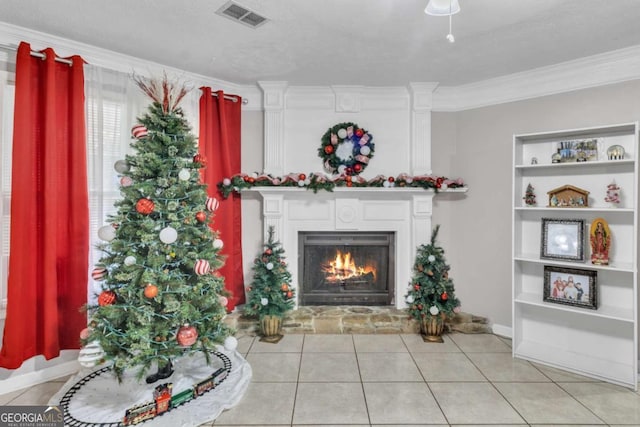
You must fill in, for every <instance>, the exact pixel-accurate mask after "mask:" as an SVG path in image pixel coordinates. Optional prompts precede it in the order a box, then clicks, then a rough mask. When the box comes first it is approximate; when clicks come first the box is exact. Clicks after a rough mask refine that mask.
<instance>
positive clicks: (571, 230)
mask: <svg viewBox="0 0 640 427" xmlns="http://www.w3.org/2000/svg"><path fill="white" fill-rule="evenodd" d="M540 258H544V259H559V260H564V261H580V262H584V220H583V219H552V218H542V234H541V244H540Z"/></svg>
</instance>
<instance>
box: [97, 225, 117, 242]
mask: <svg viewBox="0 0 640 427" xmlns="http://www.w3.org/2000/svg"><path fill="white" fill-rule="evenodd" d="M98 237H99V238H100V239H102V240H104V241H105V242H110V241H112V240H113V239H115V238H116V229H115V228H113V225H105V226H102V227H100V228H98Z"/></svg>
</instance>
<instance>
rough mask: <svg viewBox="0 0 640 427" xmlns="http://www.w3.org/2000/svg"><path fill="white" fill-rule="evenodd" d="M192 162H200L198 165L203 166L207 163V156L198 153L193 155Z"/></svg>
mask: <svg viewBox="0 0 640 427" xmlns="http://www.w3.org/2000/svg"><path fill="white" fill-rule="evenodd" d="M193 163H200V166H202V167H205V166H206V165H207V158H206V157H205V156H203V155H202V154H200V153H198V154H196V155H195V156H193Z"/></svg>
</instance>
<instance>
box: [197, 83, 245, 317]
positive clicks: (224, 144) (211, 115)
mask: <svg viewBox="0 0 640 427" xmlns="http://www.w3.org/2000/svg"><path fill="white" fill-rule="evenodd" d="M200 89H201V90H202V95H201V97H200V137H199V144H200V154H202V155H204V156H205V159H206V161H207V167H206V168H204V169H203V170H202V169H201V172H202V181H203V182H204V183H205V184H207V185H208V186H209V196H210V197H215V198H217V199H218V200H219V201H220V206H219V208H218V210H217V211H216V214H215V219H214V222H213V224H212V228H213V229H214V230H216V231H218V233H219V238H220V239H222V241H223V242H224V247H223V249H222V251H221V252H222V254H223V255H225V256H226V261H225V265H224V267H223V268H222V269H220V274H222V276H224V278H225V287H226V289H227V290H228V291H229V292H231V293H232V295H231V298H229V305H228V306H227V309H228V310H229V311H231V310H233V309H234V308H235V307H236V305H239V304H244V302H245V296H244V278H243V273H242V216H241V206H240V196H239V195H238V194H236V193H233V195H231V196H229V198H227V199H223V198H222V196H221V195H220V193H219V192H218V187H217V185H218V183H219V182H221V181H222V180H223V179H224V178H228V177H231V176H232V175H235V174H237V173H240V124H241V113H242V102H241V101H242V99H241V98H240V97H239V96H236V95H232V96H230V97H227V98H225V95H224V93H223V92H222V91H217V92H215V96H214V95H213V93H212V91H211V88H209V87H202V88H200Z"/></svg>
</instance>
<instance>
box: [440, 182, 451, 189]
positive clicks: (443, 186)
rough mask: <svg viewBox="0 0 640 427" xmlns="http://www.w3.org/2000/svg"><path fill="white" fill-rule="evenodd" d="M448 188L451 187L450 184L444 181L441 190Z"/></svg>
mask: <svg viewBox="0 0 640 427" xmlns="http://www.w3.org/2000/svg"><path fill="white" fill-rule="evenodd" d="M447 188H449V186H448V185H447V184H445V183H442V185H440V189H441V190H446V189H447Z"/></svg>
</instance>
